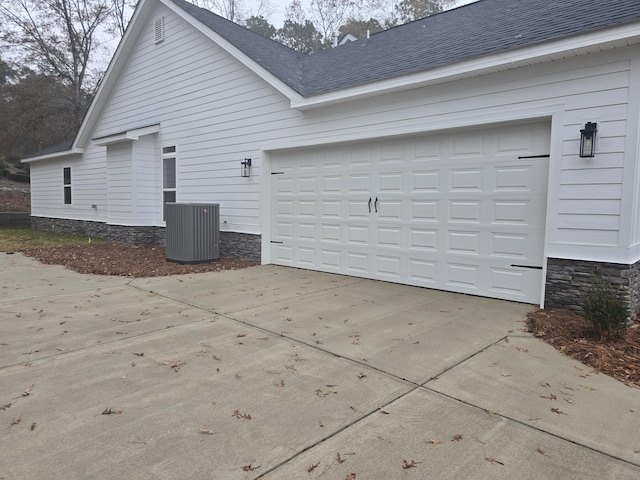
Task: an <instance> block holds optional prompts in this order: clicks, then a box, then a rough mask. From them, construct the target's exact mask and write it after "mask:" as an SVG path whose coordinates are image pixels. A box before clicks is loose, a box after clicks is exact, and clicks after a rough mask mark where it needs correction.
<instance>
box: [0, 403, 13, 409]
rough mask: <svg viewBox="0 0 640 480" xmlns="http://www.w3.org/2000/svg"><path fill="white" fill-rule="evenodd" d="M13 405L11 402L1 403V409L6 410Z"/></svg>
mask: <svg viewBox="0 0 640 480" xmlns="http://www.w3.org/2000/svg"><path fill="white" fill-rule="evenodd" d="M10 406H11V404H10V403H5V404H4V405H0V410H6V409H7V408H9V407H10Z"/></svg>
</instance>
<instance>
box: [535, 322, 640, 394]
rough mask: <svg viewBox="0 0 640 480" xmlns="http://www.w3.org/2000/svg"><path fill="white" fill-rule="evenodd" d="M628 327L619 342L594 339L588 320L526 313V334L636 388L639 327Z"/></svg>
mask: <svg viewBox="0 0 640 480" xmlns="http://www.w3.org/2000/svg"><path fill="white" fill-rule="evenodd" d="M637 327H638V324H636V325H635V326H634V327H632V328H629V329H628V330H627V333H626V335H625V337H624V338H623V339H620V340H609V339H604V340H598V338H597V335H596V333H595V330H594V329H593V327H592V326H591V324H590V323H589V321H588V320H586V319H584V318H583V317H581V316H580V315H577V314H575V313H571V312H563V311H555V310H552V311H548V310H537V311H534V312H531V313H529V315H528V317H527V328H528V330H529V332H531V333H533V334H534V335H535V336H536V337H538V338H541V339H542V340H544V341H545V342H547V343H549V344H551V345H553V346H554V347H555V348H556V349H558V350H560V351H561V352H562V353H563V354H564V355H567V356H568V357H571V358H574V359H576V360H578V361H580V362H582V363H584V364H585V365H588V366H590V367H593V368H594V369H595V370H596V371H598V372H602V373H604V374H606V375H609V376H611V377H613V378H616V379H618V380H620V381H621V382H624V383H626V384H627V385H630V386H635V387H640V328H637Z"/></svg>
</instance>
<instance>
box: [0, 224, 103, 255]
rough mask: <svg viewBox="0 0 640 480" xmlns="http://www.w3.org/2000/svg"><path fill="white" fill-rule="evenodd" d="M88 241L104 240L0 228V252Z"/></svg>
mask: <svg viewBox="0 0 640 480" xmlns="http://www.w3.org/2000/svg"><path fill="white" fill-rule="evenodd" d="M89 243H104V241H103V240H99V239H92V238H90V237H83V236H79V235H69V234H66V233H53V232H42V231H39V230H31V229H30V228H1V229H0V252H14V251H17V250H22V249H24V248H42V247H61V246H69V245H71V246H73V245H87V244H89Z"/></svg>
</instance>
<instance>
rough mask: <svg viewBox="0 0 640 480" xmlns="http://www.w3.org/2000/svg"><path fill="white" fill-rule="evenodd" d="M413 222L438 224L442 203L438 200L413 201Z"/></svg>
mask: <svg viewBox="0 0 640 480" xmlns="http://www.w3.org/2000/svg"><path fill="white" fill-rule="evenodd" d="M410 202H411V207H412V208H411V220H413V221H415V222H432V223H437V222H438V219H439V210H440V206H439V204H440V202H439V201H438V200H411V201H410Z"/></svg>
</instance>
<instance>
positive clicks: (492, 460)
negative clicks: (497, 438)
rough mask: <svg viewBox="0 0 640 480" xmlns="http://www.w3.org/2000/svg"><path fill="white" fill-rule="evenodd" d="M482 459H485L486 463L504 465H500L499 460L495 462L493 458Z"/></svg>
mask: <svg viewBox="0 0 640 480" xmlns="http://www.w3.org/2000/svg"><path fill="white" fill-rule="evenodd" d="M484 459H485V460H486V461H487V462H490V463H497V464H499V465H504V463H502V462H501V461H500V460H496V459H495V458H493V457H484Z"/></svg>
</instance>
